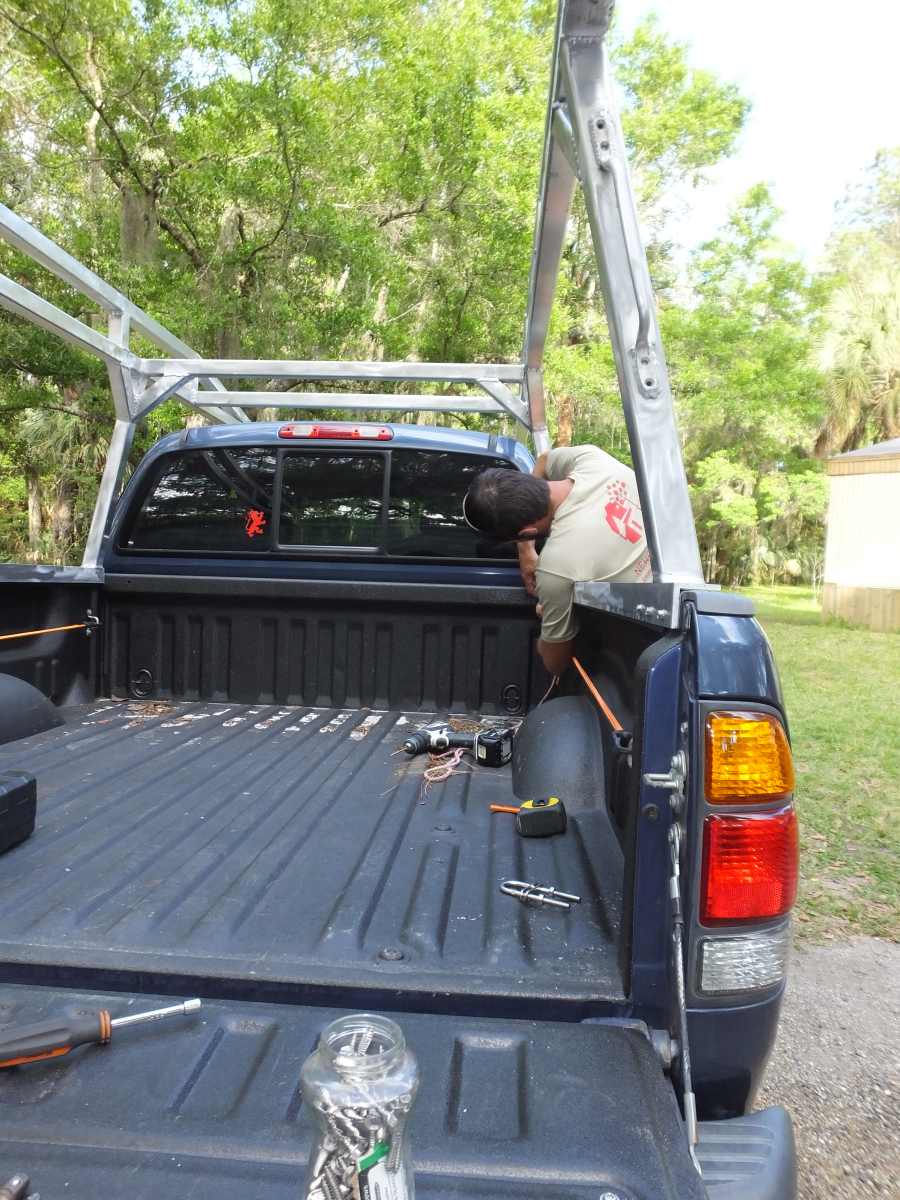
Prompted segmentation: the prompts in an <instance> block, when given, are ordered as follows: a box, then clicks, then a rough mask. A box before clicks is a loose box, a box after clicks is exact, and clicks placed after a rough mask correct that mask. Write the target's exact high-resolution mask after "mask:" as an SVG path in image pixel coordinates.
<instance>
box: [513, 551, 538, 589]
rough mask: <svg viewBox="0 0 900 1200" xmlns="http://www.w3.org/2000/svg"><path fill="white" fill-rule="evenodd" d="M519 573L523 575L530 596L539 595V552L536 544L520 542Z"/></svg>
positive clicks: (523, 581)
mask: <svg viewBox="0 0 900 1200" xmlns="http://www.w3.org/2000/svg"><path fill="white" fill-rule="evenodd" d="M517 548H518V551H519V571H520V572H521V575H522V584H523V586H524V588H525V591H526V592H527V593H528V594H529V596H536V595H537V575H536V571H537V565H538V552H537V550H535V548H534V542H519V543H518V546H517Z"/></svg>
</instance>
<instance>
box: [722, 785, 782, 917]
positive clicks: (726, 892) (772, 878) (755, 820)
mask: <svg viewBox="0 0 900 1200" xmlns="http://www.w3.org/2000/svg"><path fill="white" fill-rule="evenodd" d="M797 874H798V840H797V814H796V813H795V811H794V808H793V806H792V805H789V806H788V807H787V808H782V809H779V810H778V811H777V812H772V813H753V814H749V815H746V816H728V817H726V816H711V817H707V819H706V825H705V827H704V830H703V883H702V890H701V896H700V920H701V921H702V922H703V924H704V925H715V924H718V923H720V922H725V921H754V920H755V921H758V920H763V919H765V918H767V917H781V916H783V915H784V914H785V913H787V912H789V911H790V909H791V908H792V906H793V904H794V900H795V899H796V897H797Z"/></svg>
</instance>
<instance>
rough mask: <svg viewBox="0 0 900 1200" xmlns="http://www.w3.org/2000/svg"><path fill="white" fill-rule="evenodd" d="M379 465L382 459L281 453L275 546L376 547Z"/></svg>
mask: <svg viewBox="0 0 900 1200" xmlns="http://www.w3.org/2000/svg"><path fill="white" fill-rule="evenodd" d="M384 464H385V457H384V455H382V454H360V453H358V452H357V453H350V454H341V453H337V452H335V451H329V452H320V453H316V454H307V453H303V452H296V453H288V454H285V456H284V468H283V476H282V485H281V520H280V524H279V530H278V540H279V542H280V543H281V544H282V545H283V546H348V547H351V548H354V547H358V548H370V549H373V548H375V549H377V548H380V546H381V513H382V495H383V492H384Z"/></svg>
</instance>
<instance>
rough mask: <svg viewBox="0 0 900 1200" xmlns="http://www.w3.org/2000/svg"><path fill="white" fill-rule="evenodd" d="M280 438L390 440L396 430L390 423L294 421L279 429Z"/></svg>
mask: <svg viewBox="0 0 900 1200" xmlns="http://www.w3.org/2000/svg"><path fill="white" fill-rule="evenodd" d="M278 436H279V437H280V438H298V439H303V438H305V439H310V438H327V439H328V441H332V442H342V441H349V442H361V441H367V442H389V441H390V440H391V439H392V438H393V436H394V431H393V429H391V428H390V426H388V425H318V424H315V423H313V422H311V421H292V422H291V424H290V425H282V426H281V428H280V429H279V430H278Z"/></svg>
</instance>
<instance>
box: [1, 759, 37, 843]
mask: <svg viewBox="0 0 900 1200" xmlns="http://www.w3.org/2000/svg"><path fill="white" fill-rule="evenodd" d="M36 812H37V783H36V782H35V778H34V776H33V775H27V774H26V773H25V772H24V771H0V854H2V853H3V851H4V850H9V849H11V848H12V847H13V846H17V845H18V844H19V842H24V841H25V839H26V838H29V837H31V835H32V833H34V818H35V813H36Z"/></svg>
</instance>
